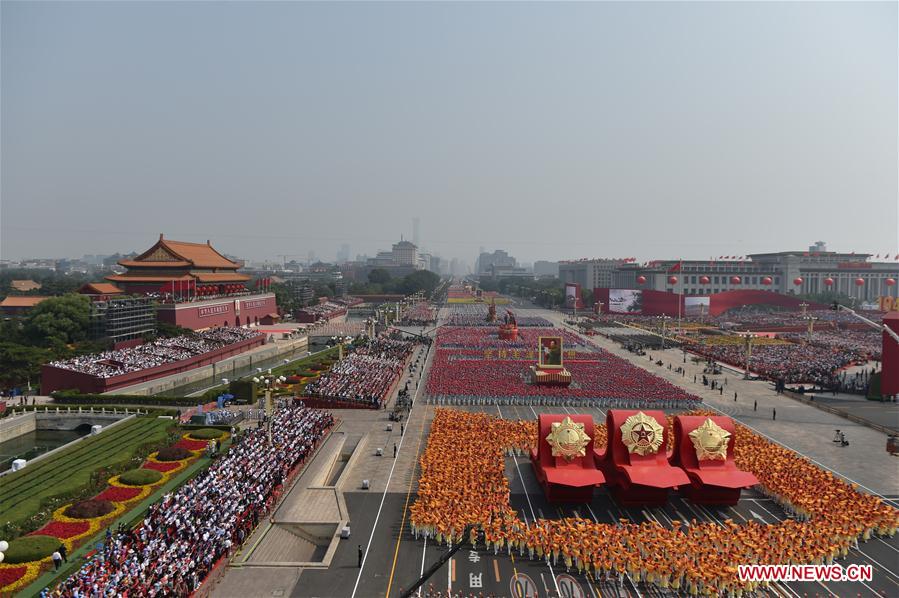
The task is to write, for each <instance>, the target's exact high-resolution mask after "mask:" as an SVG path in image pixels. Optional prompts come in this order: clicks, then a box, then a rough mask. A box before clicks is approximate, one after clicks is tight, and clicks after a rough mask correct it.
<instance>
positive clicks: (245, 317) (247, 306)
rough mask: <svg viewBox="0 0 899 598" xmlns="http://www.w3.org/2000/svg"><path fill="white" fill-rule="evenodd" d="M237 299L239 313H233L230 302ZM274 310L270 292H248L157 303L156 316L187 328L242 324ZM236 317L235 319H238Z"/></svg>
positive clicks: (250, 322) (255, 320)
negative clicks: (188, 301)
mask: <svg viewBox="0 0 899 598" xmlns="http://www.w3.org/2000/svg"><path fill="white" fill-rule="evenodd" d="M235 302H239V303H240V313H239V314H238V313H235V311H234V304H235ZM272 313H278V307H277V305H276V303H275V296H274V295H273V294H266V295H250V296H249V297H240V298H235V299H212V300H209V301H195V302H192V303H186V302H185V303H177V304H161V305H159V307H158V309H157V311H156V317H157V319H159V320H160V321H162V322H168V323H169V324H175V325H178V326H183V327H184V328H190V329H191V330H202V329H204V328H214V327H216V326H225V325H227V326H246V325H247V324H254V325H255V324H256V323H257V321H258V320H261V319H262V316H266V315H268V314H272ZM238 320H239V321H238Z"/></svg>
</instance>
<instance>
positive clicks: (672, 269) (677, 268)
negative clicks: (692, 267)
mask: <svg viewBox="0 0 899 598" xmlns="http://www.w3.org/2000/svg"><path fill="white" fill-rule="evenodd" d="M681 263H682V262H678V263H676V264H674V265H673V266H671V267H670V268H668V273H669V274H673V273H675V272H680V267H681Z"/></svg>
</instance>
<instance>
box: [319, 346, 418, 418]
mask: <svg viewBox="0 0 899 598" xmlns="http://www.w3.org/2000/svg"><path fill="white" fill-rule="evenodd" d="M414 348H415V343H413V342H410V341H403V340H394V339H387V338H378V339H375V340H372V341H369V342H368V343H367V344H366V345H363V346H360V347H357V348H356V349H355V350H354V351H353V352H352V353H350V354H349V355H348V356H346V357H345V358H343V359H341V360H340V361H338V362H337V363H336V364H334V365H333V366H332V367H331V369H330V370H329V371H328V372H327V373H324V374H322V375H321V377H320V378H319V379H318V380H314V381H312V382H310V383H309V384H307V385H306V391H305V392H306V394H307V395H308V396H311V397H316V398H319V399H332V400H336V401H343V402H352V403H359V404H362V405H364V406H368V407H372V408H378V409H379V408H381V407H383V406H384V403H385V402H386V401H387V399H388V398H389V397H388V394H389V393H390V389H391V388H392V386H393V384H394V383H395V382H396V381H397V379H399V377H400V375H401V374H402V372H403V367H404V366H405V364H406V361H407V359H408V358H409V356H410V355H412V351H413V349H414Z"/></svg>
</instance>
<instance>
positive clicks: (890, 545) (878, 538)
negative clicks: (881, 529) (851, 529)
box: [875, 536, 899, 552]
mask: <svg viewBox="0 0 899 598" xmlns="http://www.w3.org/2000/svg"><path fill="white" fill-rule="evenodd" d="M875 539H876V540H877V541H878V542H883V543H884V544H886V545H887V547H888V548H889V549H890V550H895V551H896V552H899V548H896V547H895V546H893V545H892V544H890V543H889V542H887V541H886V540H884V539H883V538H881V537H880V536H876V537H875Z"/></svg>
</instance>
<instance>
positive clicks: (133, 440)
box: [0, 417, 172, 525]
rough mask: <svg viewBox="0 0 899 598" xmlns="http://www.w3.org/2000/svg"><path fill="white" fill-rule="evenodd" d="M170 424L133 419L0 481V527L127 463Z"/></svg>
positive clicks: (20, 520) (160, 438)
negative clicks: (101, 472) (104, 470)
mask: <svg viewBox="0 0 899 598" xmlns="http://www.w3.org/2000/svg"><path fill="white" fill-rule="evenodd" d="M171 425H172V421H171V420H164V419H157V418H155V417H137V418H133V419H131V420H129V421H126V422H124V423H121V424H118V425H116V426H114V427H112V428H110V429H108V430H106V431H104V432H102V433H100V434H99V435H97V436H91V437H88V438H86V439H84V440H79V441H77V442H76V443H75V445H74V446H72V447H71V448H69V449H67V450H63V451H60V452H58V453H56V454H54V455H52V456H50V457H47V458H45V459H41V460H39V461H37V462H35V463H29V464H28V465H27V466H26V467H25V468H24V469H22V470H21V471H17V472H15V473H11V474H9V475H6V476H4V477H3V478H0V513H2V514H3V515H2V518H0V524H6V523H13V524H17V525H21V524H22V523H24V522H25V521H26V520H27V519H28V518H30V517H31V516H32V515H34V514H35V513H36V512H37V511H38V510H40V508H41V505H42V503H43V502H44V501H45V500H46V499H50V498H52V497H54V496H61V495H67V494H70V493H72V492H75V491H77V490H78V489H79V488H81V487H84V486H86V485H88V484H89V483H90V482H91V474H92V473H93V472H94V471H96V470H98V469H100V468H109V467H112V466H115V465H120V464H122V463H126V462H128V461H129V460H130V459H131V458H132V457H134V455H135V453H136V452H137V449H138V448H139V447H140V446H141V445H145V444H151V443H158V442H162V441H164V440H165V439H166V429H167V428H168V427H169V426H171Z"/></svg>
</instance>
